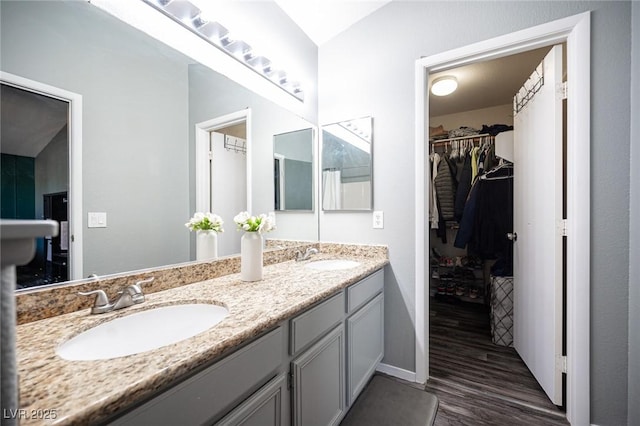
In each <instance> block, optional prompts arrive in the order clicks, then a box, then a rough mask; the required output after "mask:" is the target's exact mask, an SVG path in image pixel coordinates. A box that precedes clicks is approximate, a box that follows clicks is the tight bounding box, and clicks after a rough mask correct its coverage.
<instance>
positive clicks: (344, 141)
mask: <svg viewBox="0 0 640 426" xmlns="http://www.w3.org/2000/svg"><path fill="white" fill-rule="evenodd" d="M372 124H373V118H372V117H363V118H358V119H353V120H347V121H341V122H339V123H333V124H329V125H326V126H322V209H323V210H325V211H331V210H371V209H372V208H373V204H372V194H373V183H372V173H371V169H372V164H373V161H372V158H373V157H372V155H373V154H372V141H373V136H372V133H373V126H372Z"/></svg>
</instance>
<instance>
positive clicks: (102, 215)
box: [87, 212, 107, 228]
mask: <svg viewBox="0 0 640 426" xmlns="http://www.w3.org/2000/svg"><path fill="white" fill-rule="evenodd" d="M87 215H88V217H87V227H88V228H106V227H107V213H106V212H89V213H88V214H87Z"/></svg>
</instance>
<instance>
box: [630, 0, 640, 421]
mask: <svg viewBox="0 0 640 426" xmlns="http://www.w3.org/2000/svg"><path fill="white" fill-rule="evenodd" d="M631 13H632V18H631V22H632V29H631V31H632V39H631V117H635V118H634V119H632V120H631V150H630V151H631V152H630V161H629V166H630V167H629V168H630V170H631V176H630V179H629V182H630V193H631V194H630V199H631V201H630V204H631V207H630V212H629V260H630V261H629V398H628V400H629V420H628V422H627V424H629V425H637V424H640V404H638V401H640V263H639V262H638V259H640V223H639V219H640V167H638V163H639V162H640V121H639V120H638V117H640V4H638V3H632V5H631Z"/></svg>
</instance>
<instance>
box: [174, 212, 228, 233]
mask: <svg viewBox="0 0 640 426" xmlns="http://www.w3.org/2000/svg"><path fill="white" fill-rule="evenodd" d="M223 224H224V222H223V221H222V218H221V217H220V216H218V215H217V214H213V213H211V212H206V213H202V212H196V213H195V214H194V215H193V217H192V218H191V219H189V222H187V223H185V224H184V226H186V227H187V228H189V230H190V231H214V232H224V229H222V225H223Z"/></svg>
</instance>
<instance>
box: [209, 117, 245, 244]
mask: <svg viewBox="0 0 640 426" xmlns="http://www.w3.org/2000/svg"><path fill="white" fill-rule="evenodd" d="M243 126H244V124H243ZM223 131H224V129H222V130H219V131H216V132H211V133H210V144H211V145H210V152H211V212H213V213H216V214H218V215H219V216H220V217H222V220H223V221H224V229H225V232H223V233H221V234H219V235H218V256H228V255H230V254H236V253H240V237H241V233H240V232H236V231H235V224H234V223H233V218H234V217H235V215H237V214H238V213H239V212H241V211H245V210H247V156H246V140H244V139H242V138H239V137H236V136H231V135H227V134H224V133H223ZM243 144H244V147H245V150H244V151H243V150H242V149H241V148H240V147H241V146H243Z"/></svg>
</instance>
